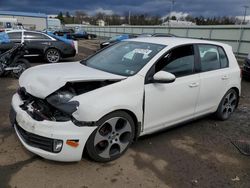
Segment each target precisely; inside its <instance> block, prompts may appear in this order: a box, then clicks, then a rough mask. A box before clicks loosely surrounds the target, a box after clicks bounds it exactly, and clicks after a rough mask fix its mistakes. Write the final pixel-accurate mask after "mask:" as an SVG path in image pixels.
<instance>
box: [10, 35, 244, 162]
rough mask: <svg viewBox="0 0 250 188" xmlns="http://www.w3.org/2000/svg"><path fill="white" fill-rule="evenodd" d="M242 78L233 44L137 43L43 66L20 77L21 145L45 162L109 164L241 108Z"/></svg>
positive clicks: (15, 116)
mask: <svg viewBox="0 0 250 188" xmlns="http://www.w3.org/2000/svg"><path fill="white" fill-rule="evenodd" d="M240 82H241V76H240V69H239V66H238V64H237V61H236V59H235V57H234V55H233V52H232V48H231V47H230V46H228V45H225V44H221V43H216V42H210V41H202V40H194V39H183V38H153V37H152V38H150V37H148V38H135V39H130V40H126V41H123V42H120V43H117V44H115V45H113V46H110V47H108V48H106V49H104V50H102V51H99V52H97V53H96V54H94V55H93V56H91V57H89V58H87V59H86V60H83V61H81V62H73V63H62V64H52V65H41V66H36V67H33V68H30V69H28V70H27V71H25V72H24V73H23V74H22V75H21V77H20V79H19V85H20V87H19V89H18V91H17V93H16V94H14V96H13V99H12V108H11V112H10V120H11V123H12V124H13V126H14V128H15V131H16V133H17V136H18V137H19V139H20V141H21V142H22V144H23V145H24V146H25V147H26V148H27V149H28V150H29V151H31V152H33V153H36V154H37V155H40V156H42V157H44V158H46V159H51V160H57V161H79V160H81V158H82V154H83V151H84V150H86V153H87V154H88V155H89V156H90V158H91V159H93V160H95V161H99V162H107V161H111V160H114V159H116V158H118V157H120V156H121V155H122V154H124V153H125V151H126V150H127V149H128V147H129V146H130V144H131V143H132V142H133V141H134V140H136V139H137V138H138V137H139V136H141V135H145V134H149V133H152V132H155V131H158V130H161V129H163V128H166V127H170V126H173V125H176V124H179V123H182V122H186V121H189V120H192V119H195V118H198V117H201V116H203V115H206V114H210V113H214V114H215V115H216V116H217V117H218V118H219V119H221V120H226V119H228V118H229V117H230V116H231V114H232V113H233V112H234V110H235V109H236V107H237V104H238V100H239V96H240V91H241V86H240Z"/></svg>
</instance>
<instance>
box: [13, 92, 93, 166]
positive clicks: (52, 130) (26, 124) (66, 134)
mask: <svg viewBox="0 0 250 188" xmlns="http://www.w3.org/2000/svg"><path fill="white" fill-rule="evenodd" d="M21 104H22V101H21V99H20V98H19V96H18V95H17V94H15V95H14V96H13V98H12V110H11V113H10V121H11V123H14V128H15V131H16V134H17V136H18V138H19V140H20V141H21V143H22V144H23V145H24V147H25V148H26V149H27V150H29V151H31V152H33V153H35V154H37V155H39V156H41V157H43V158H46V159H50V160H55V161H64V162H70V161H79V160H81V158H82V152H83V149H84V146H85V144H86V142H87V140H88V138H89V136H90V135H91V133H92V132H93V131H94V130H95V129H96V127H77V126H76V125H75V124H73V123H72V122H71V121H67V122H55V121H47V120H43V121H36V120H34V119H32V118H31V116H30V115H29V114H28V113H27V112H26V111H24V110H22V109H21V108H20V107H19V106H20V105H21ZM20 129H21V130H24V131H25V132H26V134H32V135H34V136H37V137H38V138H39V137H42V138H44V139H46V140H48V142H49V140H62V141H63V146H62V149H61V151H60V152H58V153H55V152H49V151H46V150H44V149H43V148H42V147H39V145H34V144H32V143H31V142H27V139H25V138H24V136H23V134H22V133H21V132H20ZM41 140H42V139H41ZM67 140H79V145H78V147H72V146H69V145H67V144H66V142H67ZM37 142H38V141H37ZM48 142H47V143H48ZM38 143H39V142H38ZM42 144H43V145H44V144H45V143H42Z"/></svg>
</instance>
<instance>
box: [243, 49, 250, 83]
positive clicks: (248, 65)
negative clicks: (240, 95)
mask: <svg viewBox="0 0 250 188" xmlns="http://www.w3.org/2000/svg"><path fill="white" fill-rule="evenodd" d="M242 76H243V78H246V79H247V80H250V54H249V55H248V57H247V58H246V59H245V62H244V64H243V67H242Z"/></svg>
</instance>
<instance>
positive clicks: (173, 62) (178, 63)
mask: <svg viewBox="0 0 250 188" xmlns="http://www.w3.org/2000/svg"><path fill="white" fill-rule="evenodd" d="M158 71H166V72H170V73H172V74H174V75H175V76H176V80H175V81H174V82H173V83H152V82H150V80H151V79H152V77H153V75H154V74H155V73H156V72H158ZM195 71H196V66H195V55H194V46H193V45H186V46H181V47H177V48H175V49H173V50H171V51H170V52H168V53H167V54H166V55H165V56H164V57H163V58H161V59H160V60H159V61H158V62H157V63H156V64H155V65H154V66H153V67H152V69H151V70H150V72H149V74H148V75H147V78H146V83H145V113H144V131H145V133H147V132H153V131H155V130H158V129H161V128H164V127H167V126H170V125H172V124H176V123H179V122H182V121H184V120H188V119H191V118H193V116H194V112H195V107H196V103H197V100H198V95H199V87H200V78H199V74H196V72H195ZM147 80H148V81H147Z"/></svg>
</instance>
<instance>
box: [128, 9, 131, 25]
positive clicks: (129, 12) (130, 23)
mask: <svg viewBox="0 0 250 188" xmlns="http://www.w3.org/2000/svg"><path fill="white" fill-rule="evenodd" d="M128 24H129V25H131V22H130V11H129V12H128Z"/></svg>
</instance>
